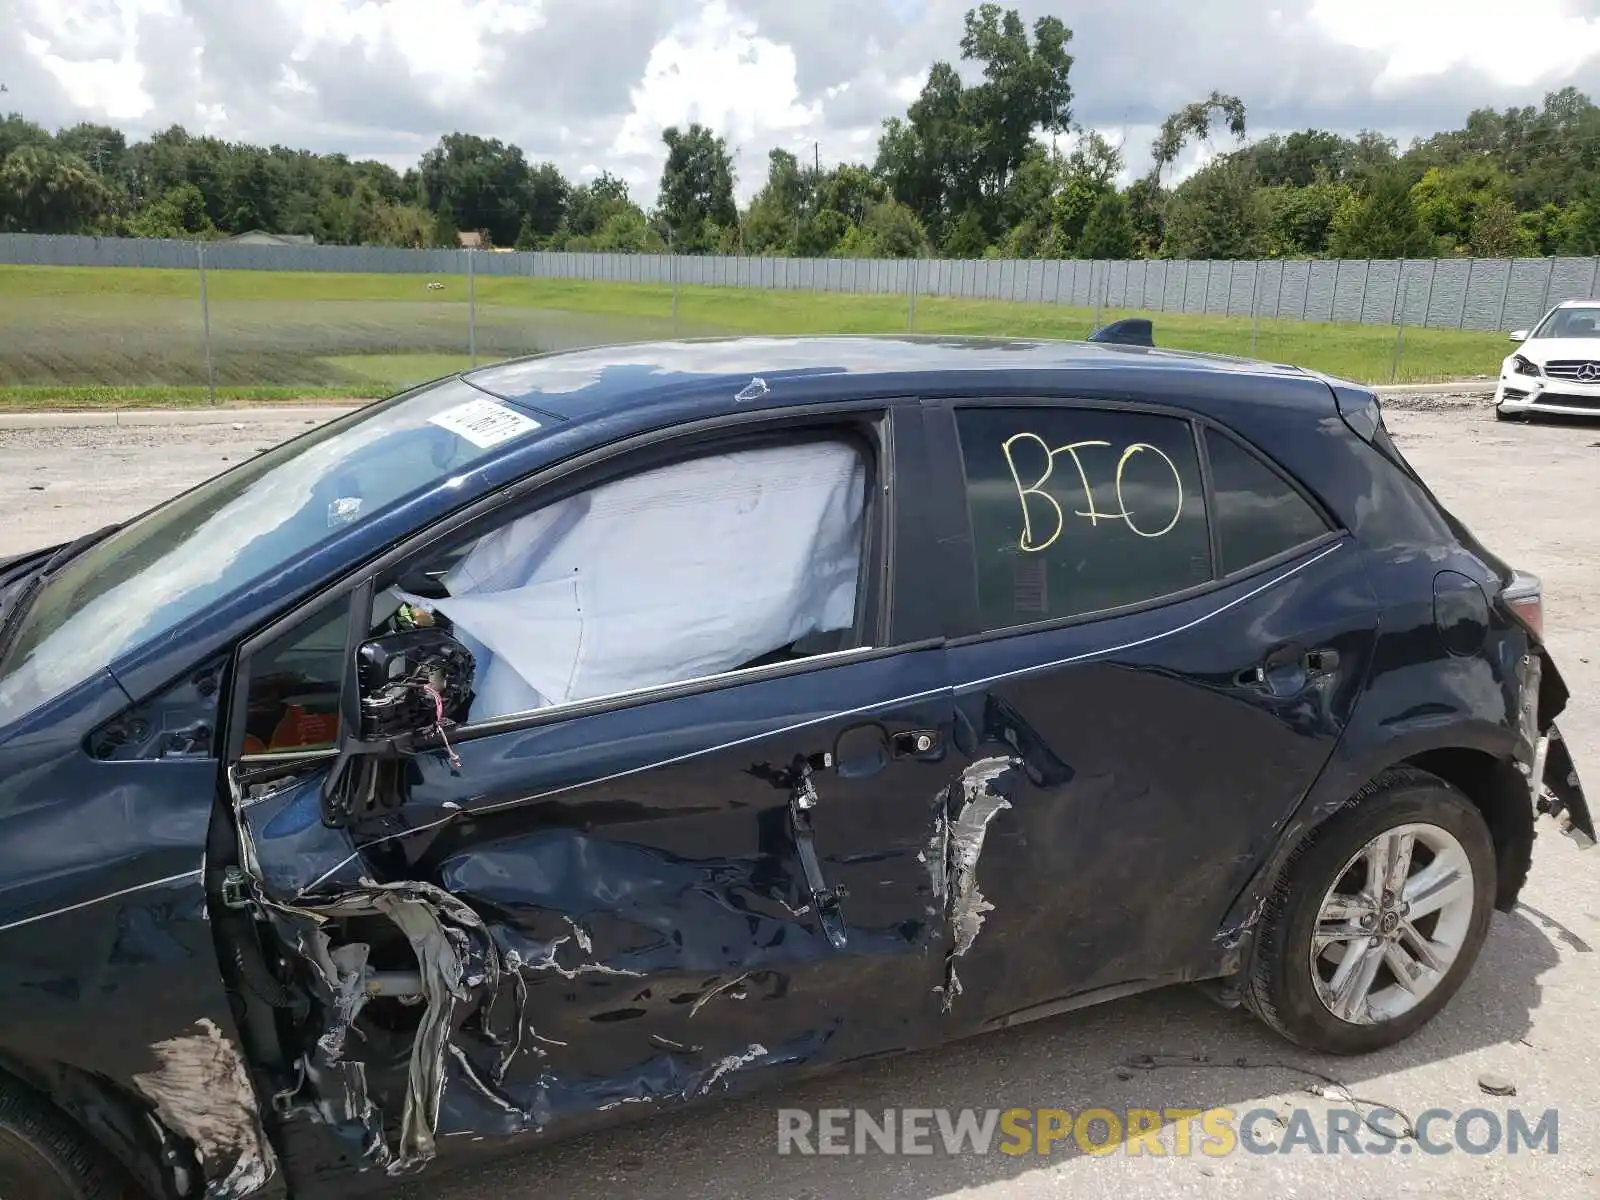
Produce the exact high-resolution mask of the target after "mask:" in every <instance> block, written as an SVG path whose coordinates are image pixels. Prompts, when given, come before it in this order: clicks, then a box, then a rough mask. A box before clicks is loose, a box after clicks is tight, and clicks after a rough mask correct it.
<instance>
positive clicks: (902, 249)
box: [840, 200, 928, 258]
mask: <svg viewBox="0 0 1600 1200" xmlns="http://www.w3.org/2000/svg"><path fill="white" fill-rule="evenodd" d="M927 249H928V235H927V233H926V231H925V230H924V229H923V228H922V222H921V221H919V220H918V219H917V214H916V213H914V212H912V211H911V209H910V208H909V207H907V206H906V205H904V204H901V203H900V202H899V201H898V200H883V201H880V202H879V203H877V204H874V205H873V206H872V207H871V208H870V209H869V210H868V211H867V214H866V219H865V220H863V221H862V223H861V224H860V225H856V226H852V227H851V229H850V230H849V232H848V233H846V234H845V236H844V239H843V241H842V242H841V244H840V253H842V254H844V255H846V256H847V257H852V258H919V257H921V256H922V255H923V254H925V253H927Z"/></svg>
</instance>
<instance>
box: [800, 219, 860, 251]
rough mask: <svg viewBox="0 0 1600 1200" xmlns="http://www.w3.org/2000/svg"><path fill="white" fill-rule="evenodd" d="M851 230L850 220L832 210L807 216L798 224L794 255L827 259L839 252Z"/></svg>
mask: <svg viewBox="0 0 1600 1200" xmlns="http://www.w3.org/2000/svg"><path fill="white" fill-rule="evenodd" d="M850 229H851V225H850V218H849V217H847V216H845V215H844V214H843V213H842V212H839V211H837V210H836V209H832V208H824V209H822V210H821V211H820V212H816V213H812V214H810V215H808V216H807V217H806V218H805V219H804V220H802V221H801V222H800V233H799V235H798V236H797V237H796V238H795V253H797V254H799V255H800V256H801V257H802V258H827V257H828V256H829V255H832V254H836V253H838V251H839V244H840V243H841V242H843V241H844V239H845V237H846V235H848V234H849V232H850Z"/></svg>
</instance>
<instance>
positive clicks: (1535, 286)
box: [1500, 258, 1555, 328]
mask: <svg viewBox="0 0 1600 1200" xmlns="http://www.w3.org/2000/svg"><path fill="white" fill-rule="evenodd" d="M1554 267H1555V259H1553V258H1519V259H1514V260H1513V261H1512V263H1511V282H1510V284H1509V285H1508V286H1507V288H1506V306H1505V315H1504V317H1503V318H1502V319H1501V321H1500V325H1501V327H1502V328H1503V327H1505V326H1506V325H1508V324H1509V325H1512V326H1516V327H1518V328H1522V327H1525V326H1529V325H1532V324H1533V323H1534V322H1535V321H1537V320H1538V319H1539V318H1540V317H1542V316H1543V315H1544V311H1545V295H1546V293H1547V292H1548V291H1549V289H1550V284H1551V275H1552V272H1553V269H1554Z"/></svg>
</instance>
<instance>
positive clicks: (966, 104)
mask: <svg viewBox="0 0 1600 1200" xmlns="http://www.w3.org/2000/svg"><path fill="white" fill-rule="evenodd" d="M1071 38H1072V31H1071V30H1070V29H1068V28H1067V27H1066V26H1065V25H1064V24H1063V23H1062V22H1061V20H1060V19H1059V18H1058V17H1040V18H1039V19H1038V20H1036V21H1035V22H1034V23H1033V33H1032V38H1031V39H1030V37H1029V34H1028V29H1027V27H1026V26H1025V25H1024V24H1023V22H1022V18H1021V17H1020V16H1019V15H1018V14H1017V12H1016V11H1015V10H1014V9H1002V8H1001V7H1000V6H999V5H998V4H983V5H980V6H979V7H978V8H976V9H971V10H969V11H968V12H967V14H966V18H965V32H964V34H963V36H962V39H961V57H962V60H963V61H965V62H972V63H978V64H981V67H982V81H981V82H979V83H976V84H973V85H971V86H968V85H966V84H965V83H964V82H963V81H962V79H961V76H960V74H959V73H958V72H957V71H956V69H955V67H953V66H951V65H950V64H949V63H946V62H937V63H935V64H934V65H933V68H932V69H931V70H930V71H929V73H928V80H927V82H926V83H925V84H924V85H923V88H922V92H921V94H920V95H919V96H918V97H917V99H916V100H915V101H914V102H913V103H912V104H911V106H910V108H909V109H907V111H906V116H905V118H904V119H903V120H902V119H899V118H892V119H890V120H889V121H886V122H885V124H884V132H883V136H882V138H880V140H879V143H878V160H877V168H876V169H877V174H878V175H879V176H880V177H881V178H883V179H884V180H885V181H886V182H887V183H888V185H889V189H890V192H891V193H892V194H893V196H894V198H895V199H896V200H898V201H900V202H901V203H902V204H906V205H908V206H909V207H910V208H911V209H912V210H913V211H914V212H915V213H916V214H917V217H918V218H919V220H921V222H922V223H923V225H924V227H925V228H926V229H927V230H928V231H929V232H931V233H932V234H933V235H934V236H935V237H936V238H938V239H940V240H941V241H949V240H950V238H951V237H952V236H955V234H954V230H955V227H957V226H959V225H961V224H962V223H963V222H965V221H966V219H967V216H968V214H969V213H975V214H976V215H977V218H978V220H979V222H980V223H981V225H982V228H983V233H982V239H983V243H984V245H987V244H988V243H989V241H990V240H992V238H993V236H994V235H996V234H997V233H998V232H999V231H1000V229H1001V227H1002V226H1003V224H1004V217H1005V210H1006V205H1007V198H1008V194H1009V192H1010V189H1011V187H1012V184H1013V183H1014V181H1015V179H1016V176H1017V174H1018V172H1019V171H1021V170H1022V168H1023V165H1024V163H1025V162H1026V161H1027V160H1028V158H1029V156H1030V154H1031V153H1032V151H1033V148H1034V145H1035V141H1034V139H1035V137H1036V135H1037V134H1039V133H1040V132H1047V133H1064V132H1066V130H1067V129H1068V128H1069V127H1070V125H1071V121H1072V108H1071V103H1072V87H1071V85H1070V83H1069V82H1068V80H1069V76H1070V74H1071V70H1072V56H1071V55H1070V54H1068V53H1067V49H1066V47H1067V43H1068V42H1069V41H1070V40H1071ZM959 240H960V241H961V243H962V244H967V245H970V244H973V243H974V242H975V240H976V239H975V238H974V237H973V236H972V234H971V232H970V231H968V232H964V233H962V234H960V235H959Z"/></svg>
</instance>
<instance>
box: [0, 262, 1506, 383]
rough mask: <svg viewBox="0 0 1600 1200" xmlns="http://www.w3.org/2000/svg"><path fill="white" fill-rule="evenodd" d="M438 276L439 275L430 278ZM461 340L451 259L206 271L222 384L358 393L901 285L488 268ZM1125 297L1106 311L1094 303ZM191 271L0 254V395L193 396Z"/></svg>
mask: <svg viewBox="0 0 1600 1200" xmlns="http://www.w3.org/2000/svg"><path fill="white" fill-rule="evenodd" d="M430 283H438V284H440V285H442V286H440V287H435V288H430V286H429V284H430ZM475 299H476V309H477V321H476V330H475V335H474V336H475V344H474V345H473V346H472V351H473V353H472V354H470V355H469V320H468V316H469V312H468V290H467V280H466V279H465V278H464V277H462V276H438V277H430V276H425V275H330V274H317V273H311V272H290V271H284V272H267V271H213V272H210V273H208V275H207V301H208V307H209V312H210V328H211V364H210V370H211V374H212V376H213V377H214V379H215V383H216V392H217V398H218V400H219V401H229V402H236V403H238V402H242V403H274V402H282V401H286V400H313V401H314V400H334V399H370V398H373V397H377V396H383V395H388V394H390V393H392V392H394V391H397V390H399V389H401V388H403V387H405V386H407V385H409V384H412V383H417V382H421V381H423V380H426V379H431V378H435V377H437V376H439V375H443V374H447V373H449V372H452V371H455V370H459V369H462V368H464V367H466V366H468V365H469V364H470V363H471V362H472V361H476V362H479V363H484V362H492V361H495V360H497V359H501V358H506V357H510V356H513V355H518V354H529V353H533V352H536V351H541V350H558V349H567V348H572V347H577V346H587V345H596V344H603V343H614V342H626V341H638V340H641V339H646V338H661V337H673V336H707V335H716V334H738V333H895V332H903V331H905V330H906V329H907V327H908V320H907V318H908V311H907V302H906V299H905V298H904V297H899V296H858V295H839V294H824V293H814V292H771V291H756V290H740V289H734V288H689V287H685V288H682V289H680V291H679V296H678V305H677V313H676V318H674V313H673V298H672V289H671V288H670V287H664V286H658V285H648V284H600V283H586V282H579V281H568V280H549V279H521V278H500V277H480V278H479V279H478V280H477V281H476V290H475ZM1123 315H1130V314H1128V313H1124V312H1103V313H1101V314H1099V316H1100V320H1101V321H1102V322H1104V321H1107V320H1111V319H1112V318H1114V317H1116V316H1123ZM1148 315H1150V316H1151V317H1152V318H1153V320H1154V321H1155V331H1156V343H1157V344H1158V345H1160V346H1168V347H1172V348H1174V349H1185V350H1206V351H1213V352H1219V353H1226V354H1239V355H1250V354H1251V323H1250V321H1249V320H1248V319H1246V318H1237V317H1235V318H1225V317H1200V316H1192V315H1187V314H1168V313H1159V312H1157V313H1150V314H1148ZM1094 320H1095V313H1093V312H1092V311H1091V310H1089V309H1083V308H1067V307H1062V306H1059V305H1051V304H1010V303H1003V302H998V301H980V300H953V299H944V298H941V297H928V296H924V297H919V298H918V300H917V304H916V312H915V319H914V323H913V325H912V327H914V328H915V330H916V332H918V333H953V334H980V335H990V336H995V335H1015V336H1024V337H1051V338H1080V337H1083V336H1084V335H1085V334H1087V333H1088V332H1089V331H1090V330H1091V329H1092V328H1093V326H1094ZM1395 333H1396V331H1395V329H1394V327H1393V326H1383V325H1330V324H1311V323H1305V322H1299V321H1264V322H1262V323H1261V326H1260V330H1259V335H1258V338H1257V341H1256V346H1255V357H1258V358H1263V359H1269V360H1272V361H1275V362H1286V363H1294V364H1296V365H1299V366H1304V367H1309V368H1313V369H1316V370H1320V371H1327V372H1329V373H1331V374H1334V375H1340V376H1343V377H1345V378H1349V379H1356V380H1361V381H1363V382H1372V383H1387V382H1389V381H1390V378H1391V372H1394V378H1395V380H1396V381H1397V382H1402V383H1405V382H1421V381H1431V380H1440V379H1459V378H1466V377H1470V376H1474V375H1490V374H1492V373H1494V372H1495V371H1496V370H1497V369H1498V366H1499V361H1500V359H1501V358H1502V357H1503V355H1504V353H1505V349H1506V342H1505V339H1504V337H1503V336H1502V335H1499V334H1492V333H1488V334H1486V333H1458V332H1455V331H1453V330H1448V331H1447V330H1425V329H1411V330H1407V331H1406V332H1405V338H1404V346H1403V353H1402V355H1401V356H1400V359H1399V363H1398V371H1397V372H1395V371H1394V366H1395ZM208 402H209V391H208V389H207V362H206V344H205V338H204V332H203V326H202V321H201V307H200V289H199V278H198V276H197V275H196V274H195V273H193V272H189V271H171V270H146V269H136V268H107V269H90V268H78V267H6V266H0V408H65V407H74V408H81V407H94V408H106V407H152V406H169V405H191V404H205V403H208Z"/></svg>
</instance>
